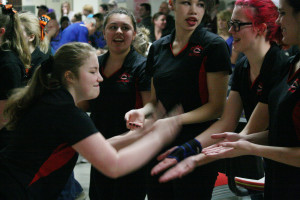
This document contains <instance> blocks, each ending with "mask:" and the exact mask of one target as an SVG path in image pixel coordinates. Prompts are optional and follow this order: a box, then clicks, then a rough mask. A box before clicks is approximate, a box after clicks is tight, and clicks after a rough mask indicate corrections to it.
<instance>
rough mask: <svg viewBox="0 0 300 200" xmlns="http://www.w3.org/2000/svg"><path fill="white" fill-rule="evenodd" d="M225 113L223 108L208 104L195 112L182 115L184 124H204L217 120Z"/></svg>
mask: <svg viewBox="0 0 300 200" xmlns="http://www.w3.org/2000/svg"><path fill="white" fill-rule="evenodd" d="M222 112H223V106H219V105H215V104H213V103H207V104H205V105H203V106H201V107H199V108H197V109H195V110H193V111H190V112H187V113H183V114H181V115H180V118H181V121H182V124H194V123H202V122H206V121H209V120H213V119H217V118H218V117H220V116H221V114H222Z"/></svg>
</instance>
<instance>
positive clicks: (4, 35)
mask: <svg viewBox="0 0 300 200" xmlns="http://www.w3.org/2000/svg"><path fill="white" fill-rule="evenodd" d="M22 32H23V31H22V28H21V24H20V19H19V15H18V13H16V11H15V10H14V9H13V8H12V5H10V4H8V5H2V4H0V149H2V148H3V147H4V146H5V144H6V143H7V140H8V133H7V131H6V129H5V128H3V127H4V123H5V120H4V118H3V109H4V106H5V104H6V101H7V99H8V97H9V95H10V94H11V91H12V90H13V89H14V88H18V87H21V86H24V84H25V79H26V72H25V69H29V67H30V59H31V57H30V52H29V49H28V45H27V43H26V41H25V39H24V37H23V34H22Z"/></svg>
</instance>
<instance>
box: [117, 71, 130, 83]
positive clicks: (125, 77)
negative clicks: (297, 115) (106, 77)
mask: <svg viewBox="0 0 300 200" xmlns="http://www.w3.org/2000/svg"><path fill="white" fill-rule="evenodd" d="M129 77H130V74H128V73H123V74H121V75H120V76H119V80H118V81H117V82H124V83H128V82H129Z"/></svg>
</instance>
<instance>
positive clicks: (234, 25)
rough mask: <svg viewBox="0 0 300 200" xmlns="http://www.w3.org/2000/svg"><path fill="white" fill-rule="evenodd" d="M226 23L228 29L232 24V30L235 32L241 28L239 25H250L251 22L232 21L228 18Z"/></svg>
mask: <svg viewBox="0 0 300 200" xmlns="http://www.w3.org/2000/svg"><path fill="white" fill-rule="evenodd" d="M227 25H228V28H229V29H230V28H231V27H232V26H233V30H234V31H235V32H239V31H240V29H241V26H246V25H252V22H233V21H231V20H230V21H228V22H227Z"/></svg>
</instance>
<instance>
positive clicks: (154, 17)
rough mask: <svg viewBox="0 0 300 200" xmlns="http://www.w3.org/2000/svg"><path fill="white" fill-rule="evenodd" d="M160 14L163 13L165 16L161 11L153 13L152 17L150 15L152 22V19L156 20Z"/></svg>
mask: <svg viewBox="0 0 300 200" xmlns="http://www.w3.org/2000/svg"><path fill="white" fill-rule="evenodd" d="M161 15H164V16H166V15H165V14H164V13H162V12H157V13H155V14H154V15H153V17H152V23H154V20H157V18H159V17H160V16H161Z"/></svg>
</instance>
